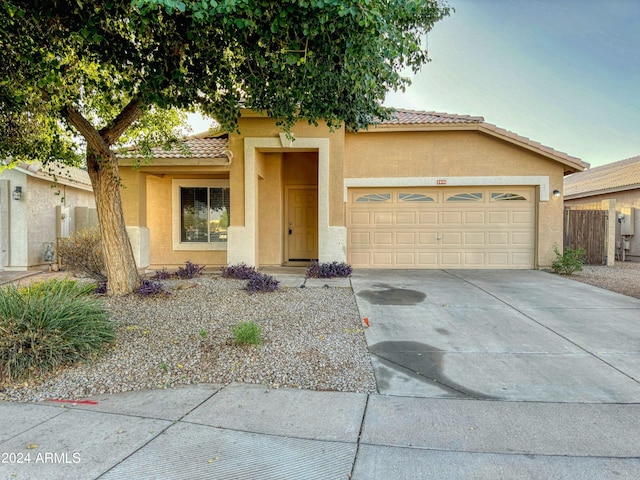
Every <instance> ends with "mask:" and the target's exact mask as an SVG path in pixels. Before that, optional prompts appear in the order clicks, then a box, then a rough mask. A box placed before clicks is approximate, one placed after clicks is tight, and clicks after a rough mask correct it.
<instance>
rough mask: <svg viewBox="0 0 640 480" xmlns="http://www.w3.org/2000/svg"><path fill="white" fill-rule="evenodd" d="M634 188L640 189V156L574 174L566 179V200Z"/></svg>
mask: <svg viewBox="0 0 640 480" xmlns="http://www.w3.org/2000/svg"><path fill="white" fill-rule="evenodd" d="M634 188H640V155H638V156H637V157H631V158H627V159H624V160H620V161H618V162H613V163H608V164H606V165H601V166H599V167H594V168H591V169H589V170H585V171H584V172H579V173H574V174H573V175H569V176H568V177H565V179H564V196H565V198H566V197H569V196H573V197H580V196H589V195H597V194H598V193H605V192H607V191H609V190H613V191H619V190H630V189H634Z"/></svg>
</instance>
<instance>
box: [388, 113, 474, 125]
mask: <svg viewBox="0 0 640 480" xmlns="http://www.w3.org/2000/svg"><path fill="white" fill-rule="evenodd" d="M482 122H484V118H483V117H472V116H470V115H453V114H450V113H440V112H421V111H417V110H396V111H395V113H394V115H393V116H392V118H390V119H389V120H385V121H383V122H381V124H382V125H421V124H426V123H482Z"/></svg>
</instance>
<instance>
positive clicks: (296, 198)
mask: <svg viewBox="0 0 640 480" xmlns="http://www.w3.org/2000/svg"><path fill="white" fill-rule="evenodd" d="M287 202H288V203H287V207H288V208H287V216H288V218H287V231H286V232H285V234H286V236H287V246H288V254H287V257H288V261H290V262H295V261H299V260H312V259H317V258H318V190H317V189H315V188H291V189H289V191H288V195H287Z"/></svg>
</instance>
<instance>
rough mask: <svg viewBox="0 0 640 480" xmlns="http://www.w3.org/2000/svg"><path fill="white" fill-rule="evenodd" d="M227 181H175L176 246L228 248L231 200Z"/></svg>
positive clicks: (178, 248) (174, 223)
mask: <svg viewBox="0 0 640 480" xmlns="http://www.w3.org/2000/svg"><path fill="white" fill-rule="evenodd" d="M229 193H230V192H229V182H228V180H213V179H212V180H200V179H198V180H186V179H185V180H173V222H172V223H173V247H174V249H176V250H225V249H226V248H227V229H228V227H229V223H230V219H231V212H230V206H231V202H230V199H229Z"/></svg>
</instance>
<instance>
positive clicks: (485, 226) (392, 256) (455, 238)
mask: <svg viewBox="0 0 640 480" xmlns="http://www.w3.org/2000/svg"><path fill="white" fill-rule="evenodd" d="M354 190H359V189H354ZM363 191H364V189H363ZM383 194H384V201H383V200H380V199H382V198H383ZM387 195H388V198H387ZM401 195H402V196H401ZM452 195H455V196H456V198H458V201H455V202H454V201H446V199H447V198H450V197H451V196H452ZM426 197H429V198H430V199H431V200H429V201H428V202H427V201H426V200H425V198H426ZM348 198H349V199H351V201H350V202H349V203H348V204H347V219H348V222H347V228H348V235H347V239H348V245H347V251H348V258H349V259H350V262H351V264H352V265H353V266H354V267H377V268H452V269H455V268H532V267H533V266H534V253H535V240H536V235H535V222H536V211H535V201H534V200H533V199H535V189H534V188H532V187H507V188H506V189H503V188H502V187H500V189H496V188H491V187H473V188H469V189H466V190H462V189H460V188H459V187H456V189H455V190H452V189H451V188H450V187H424V188H422V189H419V188H408V187H407V188H404V187H398V188H384V189H366V195H363V194H362V192H360V193H357V192H356V193H353V192H350V194H349V197H348ZM355 198H366V199H368V200H367V201H366V202H365V201H364V200H362V201H359V202H356V201H355V200H353V199H355ZM407 199H410V200H407ZM504 200H510V201H504Z"/></svg>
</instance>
